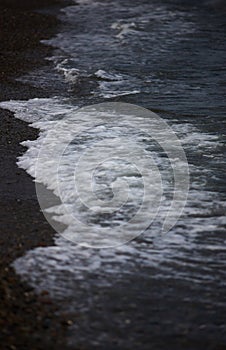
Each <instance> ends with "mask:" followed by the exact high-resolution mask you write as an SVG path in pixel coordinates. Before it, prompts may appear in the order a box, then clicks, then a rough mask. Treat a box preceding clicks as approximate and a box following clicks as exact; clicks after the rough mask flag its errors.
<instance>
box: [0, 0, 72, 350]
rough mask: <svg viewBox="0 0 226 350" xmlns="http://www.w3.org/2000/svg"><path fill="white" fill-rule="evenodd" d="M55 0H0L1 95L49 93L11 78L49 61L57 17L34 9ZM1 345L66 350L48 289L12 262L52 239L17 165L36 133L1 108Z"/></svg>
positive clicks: (62, 324) (30, 186) (5, 97)
mask: <svg viewBox="0 0 226 350" xmlns="http://www.w3.org/2000/svg"><path fill="white" fill-rule="evenodd" d="M57 3H58V2H57V1H54V0H48V1H40V0H33V1H32V0H29V1H14V0H3V1H1V4H0V46H1V47H0V100H1V101H4V100H9V99H28V98H32V97H47V96H48V95H49V94H50V93H49V92H48V91H44V90H42V89H36V88H34V87H31V86H29V85H26V84H23V83H19V82H16V81H15V78H16V77H17V76H20V75H21V74H23V73H25V72H27V71H28V70H29V69H32V67H34V66H39V65H43V64H48V63H47V62H46V61H44V58H45V57H46V56H48V54H50V51H51V49H50V48H49V47H47V46H45V45H41V44H40V43H39V41H40V40H41V39H46V38H49V37H50V36H51V35H53V33H54V32H55V30H56V28H57V26H58V25H59V22H58V21H57V20H56V18H54V17H53V16H50V15H42V14H39V13H36V12H34V9H35V8H37V7H39V8H40V7H41V6H44V5H45V6H57ZM0 121H1V128H0V130H1V138H0V140H1V141H0V147H1V153H0V162H1V172H0V177H1V187H0V210H1V218H0V227H1V237H0V251H1V253H0V296H1V298H0V349H4V350H5V349H62V348H64V349H65V345H64V341H63V335H64V333H65V328H66V327H67V319H66V318H65V315H62V316H58V317H56V315H55V313H56V311H57V305H54V303H53V302H52V300H50V298H49V296H48V294H46V293H45V292H43V295H40V296H38V297H37V296H36V295H35V294H34V293H33V291H32V290H31V288H30V287H28V286H27V285H26V284H24V283H22V282H21V281H20V278H19V277H17V276H16V275H15V273H14V270H13V269H12V268H11V267H10V263H11V262H12V261H14V260H15V259H16V258H17V257H19V256H21V255H23V254H24V253H25V252H26V251H27V250H29V249H32V248H34V247H38V246H46V245H49V244H52V243H53V241H52V236H53V234H54V232H53V230H51V227H50V226H49V225H48V224H47V223H46V221H45V219H44V217H43V215H42V213H41V212H40V208H39V205H38V203H37V199H36V194H35V187H34V183H33V181H32V179H31V178H30V177H29V176H28V175H27V174H26V173H25V171H23V170H21V169H19V168H18V167H17V165H16V159H17V157H18V156H19V155H20V154H22V153H23V152H24V147H22V146H21V145H20V144H19V143H20V142H21V141H24V140H27V139H34V138H36V137H37V130H34V129H32V128H30V127H28V125H27V124H26V123H24V122H22V121H20V120H17V119H15V118H14V116H13V114H12V113H10V112H7V111H5V110H2V109H0Z"/></svg>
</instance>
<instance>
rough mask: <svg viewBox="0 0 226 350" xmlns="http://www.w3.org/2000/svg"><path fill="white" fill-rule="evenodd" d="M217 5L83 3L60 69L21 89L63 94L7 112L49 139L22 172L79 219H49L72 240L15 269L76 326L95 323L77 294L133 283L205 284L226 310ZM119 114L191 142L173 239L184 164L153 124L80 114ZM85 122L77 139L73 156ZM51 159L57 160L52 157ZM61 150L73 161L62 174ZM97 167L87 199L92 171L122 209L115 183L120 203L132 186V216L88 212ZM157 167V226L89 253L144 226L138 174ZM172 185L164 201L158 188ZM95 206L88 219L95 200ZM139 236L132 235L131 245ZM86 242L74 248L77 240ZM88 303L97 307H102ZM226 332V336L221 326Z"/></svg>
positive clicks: (63, 45) (69, 16)
mask: <svg viewBox="0 0 226 350" xmlns="http://www.w3.org/2000/svg"><path fill="white" fill-rule="evenodd" d="M218 5H219V4H215V6H213V4H211V3H209V4H207V3H206V2H204V1H203V2H200V3H198V4H197V3H196V2H188V1H173V0H172V1H170V0H169V1H164V0H162V1H157V0H155V1H152V2H150V1H145V0H141V1H134V0H130V1H129V0H126V1H120V0H114V1H112V0H107V1H104V0H102V1H101V0H100V1H91V0H79V1H76V2H75V4H74V5H71V6H68V7H66V8H64V9H62V11H61V12H60V14H59V17H60V18H61V20H62V27H61V31H60V32H59V33H58V34H56V36H55V37H53V38H52V39H50V40H47V41H45V43H46V44H48V45H51V46H53V47H54V55H53V57H48V58H47V59H48V60H51V61H52V63H53V67H54V69H53V70H50V71H49V72H46V71H44V70H42V69H39V70H36V71H34V72H30V73H29V74H28V75H26V76H23V77H20V78H19V79H20V80H21V81H24V82H28V81H30V84H34V85H35V86H40V85H43V84H45V85H46V86H48V85H50V86H52V85H53V84H54V83H56V86H57V84H58V85H60V86H63V88H62V89H56V95H55V96H53V97H51V98H43V99H38V98H37V99H32V100H29V101H6V102H2V103H0V107H2V108H6V109H9V110H11V111H13V112H15V117H16V118H19V119H22V120H24V121H27V122H28V123H29V124H30V125H31V126H33V127H35V128H38V129H39V130H40V136H39V138H38V139H37V140H35V141H24V143H23V144H24V145H25V146H26V147H27V151H26V153H25V154H24V155H23V156H22V157H20V158H19V160H18V166H19V167H21V168H23V169H25V170H26V171H27V172H28V173H29V174H30V175H31V176H32V177H33V178H34V179H35V181H36V185H37V186H38V187H37V188H38V191H39V186H40V191H42V190H43V188H47V189H49V190H52V191H53V192H54V194H55V195H56V196H57V197H60V195H61V196H63V198H64V201H65V202H66V204H67V208H70V210H72V212H73V211H76V212H77V213H78V215H79V220H80V225H78V223H77V222H74V221H73V220H71V218H70V217H69V215H67V213H66V214H65V211H64V208H62V205H61V204H59V203H56V205H55V206H51V207H49V208H47V210H46V211H45V214H46V215H47V217H50V218H51V219H50V220H53V221H54V220H55V222H56V223H59V224H63V229H62V232H63V236H62V235H60V234H58V233H56V236H55V246H52V247H47V248H36V249H34V250H32V251H29V252H27V253H26V255H25V256H23V257H21V258H19V259H17V260H16V261H15V262H14V264H13V266H14V268H15V269H16V271H17V273H18V274H20V275H21V278H22V279H24V280H26V281H27V282H28V283H29V284H30V285H31V286H32V287H34V288H35V290H36V291H37V292H41V291H43V290H48V292H49V293H50V295H51V297H52V298H54V299H55V300H58V301H60V303H61V304H62V310H64V311H65V310H66V311H67V312H70V313H72V314H73V312H77V310H81V309H82V310H83V311H84V310H85V311H84V312H85V313H86V314H88V312H89V307H88V305H86V306H84V305H78V295H76V291H77V292H78V294H79V293H80V292H81V290H83V291H86V293H88V291H90V290H92V288H94V286H95V288H106V290H108V289H109V290H110V289H111V288H112V286H113V285H114V282H115V281H116V280H120V281H123V280H125V279H126V280H127V283H128V286H129V288H133V285H132V282H131V281H132V279H134V278H136V276H144V277H143V278H144V280H147V281H148V280H152V281H157V280H166V281H167V280H169V279H172V280H174V281H176V282H177V281H178V283H180V281H185V282H186V283H188V284H191V285H197V286H198V287H197V288H200V291H202V290H205V291H209V294H208V293H207V294H206V295H205V296H203V298H204V299H205V298H206V299H205V300H204V301H206V302H209V303H211V302H212V299H211V293H213V292H214V291H215V290H218V299H216V300H215V299H214V303H215V304H216V305H219V306H221V305H222V304H223V302H224V301H225V299H224V292H223V291H224V289H225V285H226V279H225V278H226V274H225V266H226V258H225V253H226V246H225V244H226V218H225V211H226V204H225V203H226V202H225V199H226V186H225V93H226V85H225V81H226V65H225V62H226V44H225V42H226V41H225V36H226V35H225V33H226V31H225V29H226V23H225V15H224V13H223V12H222V8H221V10H219V6H218ZM31 78H32V79H31ZM106 102H108V103H111V102H117V103H118V104H120V103H125V102H126V103H130V104H134V105H138V106H141V107H145V108H147V109H150V110H152V111H153V112H155V113H157V114H158V115H159V116H160V117H161V119H162V120H164V122H165V123H167V125H168V127H169V128H170V130H171V132H173V133H174V134H175V135H176V137H177V138H178V140H180V145H181V147H182V149H183V150H184V152H185V155H186V158H183V159H182V160H181V163H180V169H183V170H182V174H187V162H186V159H187V161H188V167H189V182H190V185H189V191H188V196H187V198H186V196H185V198H180V201H179V202H178V203H179V205H178V208H179V207H181V210H182V209H183V212H182V214H181V216H180V218H179V219H178V221H177V222H176V224H175V225H174V226H173V227H172V229H171V230H170V231H169V232H168V233H167V234H162V231H161V227H162V222H163V221H164V218H165V215H166V214H167V211H168V210H169V208H170V203H171V202H172V198H173V194H174V185H175V183H174V180H173V176H172V168H173V164H172V159H171V161H170V160H169V158H168V157H167V154H165V152H163V149H162V148H159V147H158V146H157V145H156V143H153V142H152V141H151V139H150V137H149V135H145V133H142V132H141V131H143V129H145V128H147V129H148V127H149V125H150V124H149V121H148V120H147V119H145V116H143V115H141V116H140V120H139V123H140V124H139V123H136V121H135V119H133V117H131V115H127V116H126V117H125V115H123V114H120V113H116V114H114V113H113V111H112V109H110V111H108V112H109V114H108V117H106V113H104V115H102V114H101V112H100V110H99V109H98V108H97V109H95V108H93V110H92V113H90V114H89V113H87V110H86V109H85V113H83V114H82V113H80V110H79V108H81V107H83V108H84V107H86V106H89V105H96V104H100V103H106ZM107 106H108V105H107ZM104 112H106V110H105V111H104ZM72 117H73V130H75V133H74V134H73V137H72V138H70V139H69V141H70V142H69V141H68V140H67V142H66V144H65V138H64V135H65V132H66V131H65V130H67V132H68V130H70V121H71V118H72ZM134 118H135V117H134ZM122 120H123V121H124V124H122ZM120 123H121V124H120ZM125 123H126V124H125ZM125 125H126V126H125ZM141 126H142V127H141ZM65 128H66V129H65ZM62 135H63V136H62ZM165 135H166V134H163V137H164V136H165ZM167 137H168V135H167ZM68 142H69V146H68V147H67V144H68ZM101 142H102V143H101ZM165 142H166V140H165ZM120 145H121V147H120ZM103 148H104V151H105V153H107V154H108V161H107V162H105V163H101V162H100V160H101V159H102V151H103ZM140 148H141V149H143V150H144V152H143V151H142V152H143V153H142V157H140V154H141V153H139V152H138V156H137V158H132V160H134V162H132V161H131V154H133V155H136V152H137V150H138V149H140ZM112 149H114V150H116V151H115V152H116V153H112ZM40 150H44V151H42V152H44V153H41V156H40ZM58 150H60V154H61V155H62V154H63V157H62V159H61V163H60V165H59V163H58V158H57V156H56V155H57V154H58V153H57V152H58ZM90 150H91V151H92V152H91V151H90ZM89 152H91V153H89ZM117 152H119V153H117ZM43 154H44V155H43ZM84 154H85V156H86V157H84V161H83V163H81V164H80V170H79V172H78V174H79V176H80V183H82V185H83V186H82V187H81V191H86V187H87V185H86V183H87V182H86V181H88V180H89V179H88V177H89V175H90V174H89V172H90V171H91V168H90V164H92V163H93V162H94V163H95V165H96V170H95V171H96V173H95V176H94V177H95V181H94V182H95V186H96V187H95V189H94V190H95V193H96V194H97V195H98V196H99V197H98V198H100V199H102V200H103V199H104V200H107V201H110V202H111V200H112V198H113V195H114V193H113V192H112V187H111V184H112V183H114V184H118V187H117V191H118V193H122V192H123V193H124V191H125V192H127V190H128V189H127V185H128V186H130V192H129V195H128V198H127V197H126V199H127V203H126V204H125V205H122V206H120V205H119V207H120V210H118V211H117V213H116V214H115V213H114V215H112V213H110V214H109V213H108V212H103V208H97V209H95V210H94V212H92V213H90V211H88V210H86V208H85V209H84V205H83V204H84V203H78V201H77V197H76V196H75V194H74V192H73V186H74V180H75V179H74V164H77V163H78V161H79V159H81V158H80V157H83V155H84ZM117 154H119V156H120V157H119V156H118V157H117ZM42 155H43V157H42ZM134 157H135V156H134ZM139 157H140V158H141V159H140V160H139V161H140V162H138V164H136V162H135V160H138V158H139ZM150 157H152V159H154V163H155V167H156V169H155V170H156V171H153V173H152V183H153V188H152V189H151V192H150V193H151V195H150V196H153V199H152V200H153V201H152V207H151V209H152V210H155V209H156V208H154V207H155V205H154V204H156V203H157V202H158V199H159V198H160V197H161V203H158V204H159V206H160V211H159V212H158V215H157V220H154V222H153V223H152V225H149V226H147V227H145V229H143V230H142V233H141V234H140V235H136V234H134V237H136V238H135V239H134V240H132V241H130V242H129V243H127V244H123V245H120V246H117V247H115V246H114V247H110V248H99V249H93V248H92V247H91V248H90V247H87V246H84V245H79V244H77V243H78V242H80V238H79V237H81V236H82V237H84V236H85V237H86V236H87V237H89V238H90V237H91V238H92V240H93V239H95V237H97V236H98V235H99V232H100V230H102V228H104V230H105V232H107V233H108V235H112V236H115V235H117V233H118V232H119V230H120V225H121V224H122V223H124V222H128V221H129V220H130V219H131V217H133V215H134V211H136V210H137V208H139V206H140V205H141V203H142V200H143V196H144V185H145V183H144V181H143V180H144V178H143V180H142V176H141V174H140V169H139V167H141V166H140V164H141V160H142V169H143V168H144V169H149V167H150V166H151V167H152V168H153V167H154V165H153V163H150ZM177 161H178V160H177ZM98 162H99V163H98ZM37 164H38V170H37ZM150 164H151V165H150ZM57 176H58V177H57ZM184 176H185V175H184ZM160 177H161V184H162V187H161V190H162V192H161V193H159V192H158V188H156V186H155V184H156V183H158V181H160ZM116 180H117V181H118V182H116ZM125 182H126V183H127V185H125ZM59 183H60V187H59ZM185 187H186V186H185ZM185 187H184V188H185ZM42 193H44V192H42ZM84 193H85V194H86V196H87V197H86V200H87V202H89V203H88V204H87V203H85V204H86V206H89V205H91V204H90V203H91V202H92V196H90V197H89V196H88V194H89V192H84ZM185 195H186V191H185ZM119 199H120V200H121V199H123V200H124V199H125V198H124V196H123V198H119ZM84 201H85V199H84ZM116 204H117V203H116ZM184 205H185V207H184ZM75 207H76V208H75ZM183 207H184V208H183ZM153 208H154V209H153ZM152 210H150V217H151V216H152ZM156 210H157V209H156ZM178 210H179V209H178ZM103 213H104V215H103ZM155 216H156V213H155ZM146 217H147V213H146V212H145V218H146ZM53 221H51V222H53ZM83 223H84V225H83ZM136 224H137V223H135V224H134V225H135V226H136ZM56 225H58V224H56ZM139 225H142V220H141V221H140V222H138V226H139ZM57 227H58V226H57ZM136 227H137V226H136ZM133 229H134V226H130V230H131V231H130V233H131V232H133ZM74 232H76V234H77V236H76V240H75V242H74V241H73V242H71V240H67V239H65V237H66V238H71V235H72V233H73V234H74ZM134 232H136V229H134ZM134 237H133V238H134ZM104 242H105V241H104ZM105 243H106V242H105ZM107 243H108V242H107ZM139 278H140V277H139ZM113 281H114V282H113ZM176 282H175V283H176ZM88 294H89V293H88ZM89 298H90V299H89V303H91V304H92V305H93V303H95V297H94V296H93V295H91V296H90V295H89ZM99 322H100V324H101V321H99ZM100 328H101V326H100ZM77 329H79V327H78V325H76V326H75V325H74V326H72V327H71V333H70V337H69V343H71V344H74V343H75V342H76V336H75V333H74V332H75V330H77ZM222 329H223V331H226V329H225V328H222V325H221V330H220V331H222ZM105 335H106V334H105V333H104V332H102V331H100V332H99V333H98V337H96V339H95V342H96V343H95V344H97V345H98V344H101V342H103V341H104V339H105Z"/></svg>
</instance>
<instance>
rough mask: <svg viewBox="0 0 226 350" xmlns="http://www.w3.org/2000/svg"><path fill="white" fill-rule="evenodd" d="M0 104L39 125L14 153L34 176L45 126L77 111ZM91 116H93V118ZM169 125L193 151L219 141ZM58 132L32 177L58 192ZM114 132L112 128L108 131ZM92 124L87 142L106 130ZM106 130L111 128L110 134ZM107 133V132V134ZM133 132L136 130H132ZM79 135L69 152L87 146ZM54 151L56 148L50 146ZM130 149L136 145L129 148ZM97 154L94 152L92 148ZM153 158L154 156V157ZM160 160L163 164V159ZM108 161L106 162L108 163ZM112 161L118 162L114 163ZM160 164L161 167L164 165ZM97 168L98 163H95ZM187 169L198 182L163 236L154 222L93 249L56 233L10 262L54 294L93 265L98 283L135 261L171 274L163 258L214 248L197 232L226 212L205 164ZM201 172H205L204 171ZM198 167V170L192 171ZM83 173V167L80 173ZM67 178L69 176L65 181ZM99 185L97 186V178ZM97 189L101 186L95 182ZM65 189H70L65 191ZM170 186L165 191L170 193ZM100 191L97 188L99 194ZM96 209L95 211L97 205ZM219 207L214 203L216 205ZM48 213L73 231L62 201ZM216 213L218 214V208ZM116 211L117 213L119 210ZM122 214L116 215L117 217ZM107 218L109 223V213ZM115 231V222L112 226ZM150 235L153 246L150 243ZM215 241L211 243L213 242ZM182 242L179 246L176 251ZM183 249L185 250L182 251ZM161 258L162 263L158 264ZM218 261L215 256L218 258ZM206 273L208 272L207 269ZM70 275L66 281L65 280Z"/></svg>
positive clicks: (64, 103)
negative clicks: (127, 238)
mask: <svg viewBox="0 0 226 350" xmlns="http://www.w3.org/2000/svg"><path fill="white" fill-rule="evenodd" d="M0 107H2V108H7V109H10V110H11V111H13V112H15V113H16V114H15V116H16V117H17V118H20V119H22V120H25V121H29V122H30V123H31V125H32V126H33V127H36V128H39V129H40V130H41V133H40V136H39V138H38V139H37V140H35V141H25V142H24V143H23V144H24V145H25V146H27V147H28V150H27V152H26V153H25V154H24V155H23V156H22V157H20V158H19V162H18V165H19V166H20V167H22V168H24V169H26V171H27V172H28V173H29V174H30V175H32V176H33V177H35V176H37V173H36V172H35V165H36V162H37V157H38V154H39V150H40V147H41V145H43V142H45V137H46V134H47V132H48V131H49V130H53V129H54V127H55V126H56V125H57V123H58V122H59V120H62V119H67V118H69V119H70V117H71V116H72V115H73V113H75V112H76V111H77V107H76V106H73V105H71V104H70V103H69V101H68V100H65V99H64V100H62V99H59V98H52V99H33V100H29V101H8V102H2V103H0ZM89 122H90V120H89V117H88V116H87V117H85V116H84V115H83V116H80V117H79V114H78V120H77V126H78V129H79V128H80V127H81V125H88V124H89ZM92 122H93V121H92ZM173 127H174V128H175V129H176V130H177V133H178V134H180V137H181V138H182V139H183V145H184V147H185V148H187V150H188V151H191V152H195V151H196V150H197V148H198V149H199V151H200V152H202V153H203V154H205V152H206V147H207V148H208V147H209V146H210V145H211V146H212V147H216V146H217V145H218V146H219V143H218V140H217V137H216V135H209V134H205V133H201V132H200V131H199V130H198V129H196V128H195V127H194V126H192V125H190V124H188V123H187V124H179V123H178V121H177V124H176V123H173ZM58 131H59V132H58V133H57V134H56V135H55V136H54V135H53V136H54V137H53V138H52V140H51V143H50V144H48V145H46V146H47V147H49V152H50V153H49V158H48V157H47V158H46V159H43V163H42V168H41V171H40V172H39V173H38V176H39V177H38V178H37V177H36V178H35V180H36V181H38V182H41V183H43V184H45V185H46V186H47V187H48V188H49V189H52V190H53V191H54V192H55V194H58V195H59V192H58V187H57V181H58V179H57V178H56V159H55V158H54V157H52V155H53V154H52V153H51V150H52V149H54V148H55V149H56V145H57V143H58V145H59V147H60V148H62V147H63V145H62V144H61V138H62V140H64V136H63V135H64V130H63V129H59V130H58ZM109 132H110V133H111V132H118V131H117V130H115V131H108V133H109ZM95 133H96V130H92V129H91V130H90V132H88V134H86V136H85V137H88V138H90V140H91V142H92V140H93V137H94V138H95V137H97V135H99V136H98V137H102V136H104V135H105V133H106V129H105V128H104V125H103V124H102V125H101V124H100V123H99V129H98V133H97V134H95ZM109 135H110V134H109ZM111 135H112V134H111ZM134 137H136V135H134ZM82 141H83V140H82V139H80V141H79V143H78V144H77V146H75V148H74V155H75V156H76V152H78V154H79V152H81V150H82V151H84V149H86V148H87V147H89V142H88V143H84V144H83V142H82ZM54 151H55V150H54ZM134 151H135V149H134ZM96 157H97V158H98V154H96ZM156 159H158V157H157V158H156ZM159 160H161V161H159V163H158V166H161V167H162V173H164V172H165V170H166V169H167V168H168V163H167V160H166V161H165V160H164V158H161V159H159ZM71 161H72V158H71V154H70V153H68V155H67V156H66V155H65V159H64V163H63V167H61V176H62V179H63V180H64V181H63V182H62V183H63V184H64V188H63V189H64V190H65V191H66V193H69V192H70V191H71V187H70V186H71V179H70V177H71V175H70V171H71V170H70V169H71ZM164 161H165V164H164ZM110 165H111V166H112V164H110V163H109V164H108V166H110ZM114 165H117V164H114ZM164 169H165V170H164ZM100 170H101V169H100ZM106 170H107V168H106V169H105V171H103V169H102V170H101V171H100V173H99V174H97V175H98V176H99V175H101V176H102V175H103V174H105V176H106V175H107V174H108V175H107V176H110V177H109V178H108V181H112V180H111V176H112V175H113V174H112V173H111V172H106ZM117 171H118V175H119V176H121V177H128V176H129V177H131V179H132V181H134V180H133V179H134V169H132V168H131V169H130V168H129V167H127V168H122V170H120V168H119V169H118V170H117ZM190 171H191V175H192V176H193V174H194V176H195V178H196V180H195V181H197V185H196V184H195V182H194V185H193V183H192V184H191V190H190V193H189V198H188V204H187V207H186V209H185V214H184V217H183V218H182V219H181V220H180V221H179V222H178V225H177V226H176V227H175V228H174V230H173V231H172V232H171V233H170V234H168V235H167V236H165V237H162V236H159V227H158V225H154V226H152V228H151V230H148V231H147V232H146V233H145V235H144V236H143V238H142V237H141V239H140V241H138V242H136V241H134V242H131V243H130V245H128V246H127V245H124V246H121V247H119V248H117V249H109V250H92V249H87V248H86V249H84V248H82V247H79V246H75V245H74V244H72V243H69V242H67V241H65V239H63V238H62V237H58V236H56V239H55V243H56V246H55V247H47V248H37V249H35V250H33V251H30V252H27V254H26V255H25V256H24V257H21V258H19V259H18V260H16V262H15V263H14V266H15V268H16V270H17V272H18V273H20V274H21V275H22V276H23V278H25V279H26V280H27V281H28V282H29V283H30V284H31V285H32V286H33V287H34V288H36V289H37V290H38V291H40V290H42V289H48V290H49V291H50V293H51V295H52V296H53V297H55V298H63V297H65V295H69V294H70V293H72V291H73V290H74V289H73V288H74V287H75V286H73V283H75V282H72V281H76V280H78V279H83V278H85V272H86V271H90V272H92V271H98V273H99V274H101V275H102V276H103V278H102V279H101V282H100V283H102V284H106V285H107V284H109V283H110V278H111V277H110V274H112V273H117V271H120V270H121V268H122V265H123V269H124V270H125V269H128V271H129V270H130V269H131V266H134V265H136V264H137V263H142V265H143V266H152V267H157V266H158V270H159V272H158V273H160V272H161V271H162V273H166V274H167V275H170V274H171V273H172V275H173V274H174V271H173V270H171V269H170V267H168V265H167V264H168V263H169V264H170V261H171V260H172V259H173V260H174V261H175V259H176V260H177V259H179V257H180V256H181V257H183V258H184V256H186V254H188V255H189V252H191V251H192V250H193V249H197V247H199V249H202V248H204V249H210V250H212V251H213V250H214V249H217V247H218V246H219V243H218V245H217V246H215V245H213V244H211V243H209V244H208V245H205V242H204V241H203V240H202V238H201V237H202V235H203V234H204V233H205V232H210V233H211V232H213V231H214V232H215V234H216V232H217V231H218V230H219V232H220V230H221V228H222V227H224V225H225V217H224V215H223V213H224V212H225V205H224V203H222V202H220V200H219V198H218V195H217V194H216V193H213V192H207V191H205V181H204V182H203V180H202V177H204V180H205V177H210V176H212V175H211V172H210V170H209V169H202V167H201V166H200V167H199V166H191V167H190ZM205 172H206V175H205ZM196 173H197V175H195V174H196ZM83 175H84V176H85V173H84V174H83ZM69 180H70V181H69ZM137 181H138V179H137V178H136V177H135V182H134V187H133V191H134V194H135V196H137V197H139V196H140V193H141V192H142V187H141V186H140V183H139V181H138V182H137ZM100 186H102V185H101V184H100ZM100 189H101V188H100ZM105 189H106V188H105V187H102V189H101V191H105ZM67 191H69V192H67ZM170 191H171V190H170V187H169V193H170ZM104 193H105V192H102V194H104ZM167 196H168V195H167V194H166V197H165V200H164V205H163V207H162V212H163V213H164V211H165V210H166V207H167V205H168V203H169V199H167ZM68 200H69V202H68V205H70V198H69V197H68ZM216 208H219V214H218V215H214V216H213V215H212V214H211V213H213V211H214V210H216ZM96 209H97V212H98V208H96ZM217 210H218V209H217ZM48 212H49V213H52V215H53V216H55V217H56V220H58V221H60V222H61V223H63V224H66V225H67V228H66V231H65V232H66V234H67V235H68V236H70V234H71V231H73V229H74V228H73V226H71V225H72V222H71V219H70V217H69V216H67V215H65V213H64V211H63V210H62V207H61V206H59V205H57V206H55V207H52V208H49V210H48ZM220 213H221V214H220ZM119 214H120V213H119ZM120 215H121V218H120ZM120 215H119V217H118V218H117V217H115V218H114V220H115V223H117V220H118V219H120V220H122V219H123V217H124V216H125V215H127V214H126V212H122V213H121V214H120ZM81 217H83V218H84V219H85V220H87V219H88V216H87V214H86V213H85V212H81ZM106 223H108V224H109V225H110V224H111V222H110V221H108V219H107V220H106ZM98 230H99V224H98V222H97V223H96V224H95V223H93V235H94V236H95V235H96V234H98ZM111 230H113V231H114V228H111ZM83 233H84V234H85V232H83ZM153 239H154V242H155V243H154V246H153ZM214 247H215V248H214ZM181 248H183V252H180V250H181ZM186 251H187V253H186ZM160 262H161V267H160V265H159V264H160ZM219 263H220V261H219ZM65 272H67V273H68V274H69V275H70V276H71V278H70V279H68V278H67V279H66V280H65V278H64V274H65ZM193 277H194V278H196V279H197V280H198V279H201V278H202V273H201V274H200V270H199V269H197V271H196V274H195V276H193ZM177 278H190V277H189V276H187V275H186V273H185V272H183V273H182V272H181V275H180V274H179V275H177ZM209 278H210V279H211V274H210V275H209ZM57 281H61V282H62V281H64V283H57ZM70 281H71V282H70Z"/></svg>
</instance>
